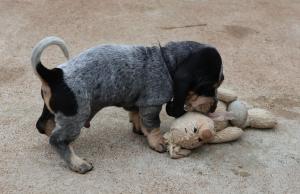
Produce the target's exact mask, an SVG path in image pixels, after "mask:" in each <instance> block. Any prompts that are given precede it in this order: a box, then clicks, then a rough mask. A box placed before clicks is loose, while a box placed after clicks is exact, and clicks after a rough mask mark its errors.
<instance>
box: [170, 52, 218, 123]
mask: <svg viewBox="0 0 300 194" xmlns="http://www.w3.org/2000/svg"><path fill="white" fill-rule="evenodd" d="M223 80H224V75H223V67H222V59H221V56H220V54H219V53H218V51H217V50H216V49H215V48H213V47H209V46H202V48H201V49H198V50H197V52H194V53H192V54H191V55H190V56H189V57H187V58H186V60H184V61H183V62H182V63H181V64H180V65H179V66H178V69H177V70H176V72H175V74H174V98H173V101H170V102H169V103H168V104H167V113H168V114H169V115H170V116H174V117H179V116H181V115H182V114H184V113H185V110H184V106H185V105H186V110H187V111H198V112H201V113H204V114H206V113H209V112H214V111H215V109H216V107H217V102H218V99H217V88H218V87H219V86H220V85H221V83H222V81H223Z"/></svg>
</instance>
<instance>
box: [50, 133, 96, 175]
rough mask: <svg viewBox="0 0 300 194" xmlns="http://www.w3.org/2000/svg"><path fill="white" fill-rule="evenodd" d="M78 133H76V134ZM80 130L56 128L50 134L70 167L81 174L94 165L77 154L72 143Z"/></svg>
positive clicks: (52, 143)
mask: <svg viewBox="0 0 300 194" xmlns="http://www.w3.org/2000/svg"><path fill="white" fill-rule="evenodd" d="M75 133H76V134H75ZM79 133H80V130H79V131H78V130H76V131H74V130H68V129H65V128H64V129H60V128H59V129H58V128H56V129H54V131H53V133H52V135H51V136H50V144H51V145H52V146H54V147H55V149H56V150H57V152H58V153H59V155H60V156H61V157H62V158H63V159H64V161H65V162H66V163H67V165H68V167H69V168H70V169H71V170H73V171H75V172H78V173H80V174H84V173H86V172H88V171H90V170H92V169H93V165H92V164H91V163H89V162H87V161H85V160H83V159H82V158H80V157H79V156H77V155H76V154H75V152H74V150H73V148H72V146H71V145H70V143H71V142H72V141H73V140H74V139H75V138H76V137H77V136H78V135H79Z"/></svg>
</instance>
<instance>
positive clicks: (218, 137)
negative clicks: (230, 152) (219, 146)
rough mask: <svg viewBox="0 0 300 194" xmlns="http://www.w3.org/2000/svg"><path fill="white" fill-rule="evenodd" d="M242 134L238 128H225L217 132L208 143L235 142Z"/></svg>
mask: <svg viewBox="0 0 300 194" xmlns="http://www.w3.org/2000/svg"><path fill="white" fill-rule="evenodd" d="M242 134H243V130H242V129H241V128H238V127H227V128H225V129H223V130H221V131H217V132H216V134H215V136H214V138H213V139H212V140H210V141H209V142H208V143H225V142H230V141H234V140H237V139H238V138H240V137H241V136H242Z"/></svg>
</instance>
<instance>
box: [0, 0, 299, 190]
mask: <svg viewBox="0 0 300 194" xmlns="http://www.w3.org/2000/svg"><path fill="white" fill-rule="evenodd" d="M299 21H300V1H298V0H274V1H271V0H252V1H248V0H231V1H229V0H224V1H223V0H219V1H216V0H181V1H180V0H164V1H159V0H142V1H138V0H135V1H129V0H119V1H117V0H113V1H111V0H102V1H101V0H99V1H97V0H90V1H85V0H81V1H79V0H65V1H51V0H39V1H37V0H36V1H34V0H1V1H0V29H1V30H0V56H1V60H0V193H85V192H86V193H300V184H299V182H300V142H299V141H300V129H299V126H300V64H299V61H300V23H299ZM47 35H56V36H60V37H62V38H63V39H65V41H66V42H67V44H68V45H69V50H70V52H71V55H72V56H74V55H75V54H77V53H79V52H80V51H82V50H84V49H86V48H89V47H91V46H94V45H96V44H100V43H129V44H147V45H153V44H157V43H158V41H160V42H161V43H166V42H168V41H171V40H195V41H199V42H206V43H210V44H213V45H215V46H216V47H217V48H218V49H219V50H220V52H221V55H222V57H223V61H224V65H225V76H226V81H225V83H224V84H225V85H226V86H227V87H228V88H231V89H233V90H235V91H237V92H238V94H239V95H240V98H241V99H244V100H247V101H249V102H251V103H252V104H254V105H255V106H259V107H264V108H267V109H269V110H271V111H272V112H274V113H275V114H276V115H277V116H278V119H279V125H278V127H277V128H276V129H273V130H254V129H249V130H246V132H245V134H244V136H243V137H242V139H240V140H239V141H237V142H234V143H229V144H224V145H209V146H204V147H202V148H200V149H198V150H195V152H194V153H193V154H192V155H191V156H190V157H189V158H184V159H180V160H172V159H170V158H169V156H168V154H158V153H156V152H154V151H152V150H150V149H149V148H148V146H147V143H146V141H145V139H144V138H143V137H141V136H138V135H136V134H133V133H132V132H131V127H130V125H129V123H128V117H127V113H126V112H125V111H123V110H122V109H117V108H107V109H104V110H103V111H101V112H100V113H98V115H97V116H96V118H95V119H94V120H93V122H92V127H91V128H90V129H83V130H82V135H81V136H80V138H79V139H78V140H77V141H76V142H75V143H74V146H75V149H76V151H77V153H78V154H79V155H80V156H82V157H84V158H87V159H88V160H89V161H92V162H93V164H94V170H93V171H91V172H90V173H88V174H86V175H79V174H76V173H73V172H71V171H69V170H68V169H67V168H66V165H65V164H64V162H63V161H62V160H61V159H60V158H59V157H58V155H57V154H56V153H55V151H54V150H53V149H52V148H51V147H50V146H49V144H48V139H47V138H46V137H45V136H43V135H40V134H39V133H38V132H37V130H36V129H35V122H36V120H37V118H38V117H39V115H40V113H41V110H42V99H41V97H40V85H41V83H40V81H39V80H38V79H37V78H36V77H35V76H34V75H33V72H32V69H31V66H30V55H31V50H32V47H33V46H34V45H35V44H36V43H37V42H38V41H39V40H40V39H42V38H44V37H45V36H47ZM43 61H44V63H45V64H47V65H48V66H49V67H54V66H56V65H57V64H58V63H61V62H63V61H64V58H63V56H62V53H61V52H60V51H59V50H58V49H56V48H49V49H47V52H45V54H44V56H43ZM161 118H162V120H163V124H162V129H163V130H167V129H168V126H169V125H170V122H171V121H172V119H171V118H170V117H167V116H166V114H165V113H164V112H163V113H162V117H161Z"/></svg>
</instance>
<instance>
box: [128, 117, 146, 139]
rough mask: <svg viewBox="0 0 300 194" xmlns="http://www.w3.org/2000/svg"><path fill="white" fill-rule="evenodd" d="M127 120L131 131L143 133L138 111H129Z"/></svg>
mask: <svg viewBox="0 0 300 194" xmlns="http://www.w3.org/2000/svg"><path fill="white" fill-rule="evenodd" d="M129 122H131V123H132V131H133V132H134V133H136V134H139V135H143V132H142V127H141V119H140V116H139V112H136V111H134V112H133V111H130V112H129Z"/></svg>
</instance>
